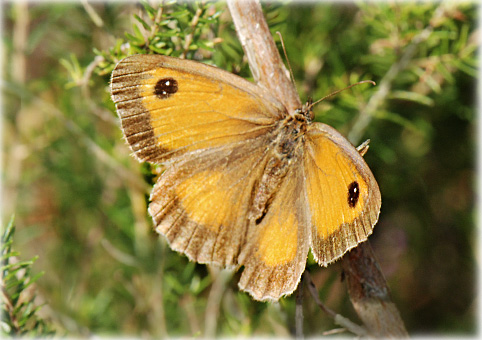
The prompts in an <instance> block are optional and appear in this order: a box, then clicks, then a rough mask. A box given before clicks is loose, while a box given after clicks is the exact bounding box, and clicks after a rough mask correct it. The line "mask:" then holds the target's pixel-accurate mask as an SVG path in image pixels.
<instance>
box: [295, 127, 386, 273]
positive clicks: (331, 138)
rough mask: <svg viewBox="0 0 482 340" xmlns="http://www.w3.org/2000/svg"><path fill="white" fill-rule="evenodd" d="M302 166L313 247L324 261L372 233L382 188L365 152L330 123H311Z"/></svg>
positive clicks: (339, 255) (321, 262)
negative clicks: (305, 179) (330, 125)
mask: <svg viewBox="0 0 482 340" xmlns="http://www.w3.org/2000/svg"><path fill="white" fill-rule="evenodd" d="M304 168H305V171H306V178H307V182H306V190H307V196H308V202H309V208H310V211H311V218H312V220H311V223H312V228H311V242H312V245H311V246H312V251H313V255H314V257H315V259H316V260H317V262H318V263H319V264H321V265H325V266H326V265H327V264H329V263H330V262H333V261H334V260H336V259H338V258H339V257H341V256H342V255H343V254H344V253H345V252H346V251H347V250H349V249H351V248H353V247H355V246H356V245H357V244H358V243H360V242H363V241H365V240H366V239H367V237H368V235H370V234H371V233H372V230H373V226H374V225H375V223H376V221H377V219H378V214H379V212H380V205H381V199H380V191H379V189H378V184H377V182H376V181H375V178H374V177H373V174H372V173H371V171H370V168H369V167H368V165H366V163H365V161H364V159H363V157H362V156H361V155H360V154H359V153H358V151H357V150H356V149H355V147H354V146H353V145H352V144H350V143H349V142H348V141H347V140H346V139H345V138H344V137H343V136H342V135H341V134H340V133H339V132H338V131H336V130H335V129H333V128H331V127H329V126H328V125H324V124H321V123H313V124H312V125H311V126H310V129H309V130H308V132H307V143H306V148H305V161H304Z"/></svg>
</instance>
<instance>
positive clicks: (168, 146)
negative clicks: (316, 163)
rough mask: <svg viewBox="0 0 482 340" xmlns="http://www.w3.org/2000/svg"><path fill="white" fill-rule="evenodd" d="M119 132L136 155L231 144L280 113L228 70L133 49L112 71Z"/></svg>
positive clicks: (154, 158)
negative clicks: (141, 53) (121, 132)
mask: <svg viewBox="0 0 482 340" xmlns="http://www.w3.org/2000/svg"><path fill="white" fill-rule="evenodd" d="M111 92H112V99H113V101H114V102H115V104H116V108H117V113H118V115H119V117H120V119H121V124H122V129H123V131H124V135H125V137H126V139H127V141H128V143H129V145H130V147H131V149H132V150H133V151H134V154H135V155H136V156H137V157H138V158H139V159H140V160H142V161H150V162H154V163H156V162H157V163H158V162H164V161H167V160H175V159H177V158H178V157H182V156H183V155H184V154H185V153H188V152H192V151H196V150H203V149H208V148H212V147H219V146H223V147H227V146H229V147H232V146H233V145H235V144H239V143H247V142H249V139H251V138H256V137H257V136H260V135H263V134H266V133H267V131H268V130H269V129H270V128H272V127H273V124H274V123H275V122H276V121H277V120H278V119H279V118H280V117H281V116H282V115H284V112H285V111H284V109H283V107H282V106H281V104H279V103H278V102H277V101H276V100H275V99H274V98H272V97H271V96H270V95H269V94H268V93H267V92H265V91H263V90H262V89H261V88H259V87H257V86H256V85H254V84H252V83H250V82H248V81H246V80H244V79H243V78H241V77H238V76H235V75H233V74H231V73H229V72H226V71H223V70H221V69H218V68H215V67H213V66H209V65H205V64H202V63H198V62H194V61H189V60H181V59H177V58H171V57H166V56H160V55H134V56H131V57H127V58H125V59H123V60H122V61H121V62H119V63H118V64H117V66H116V68H115V69H114V71H113V72H112V80H111Z"/></svg>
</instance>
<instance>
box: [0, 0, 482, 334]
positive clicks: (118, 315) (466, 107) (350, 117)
mask: <svg viewBox="0 0 482 340" xmlns="http://www.w3.org/2000/svg"><path fill="white" fill-rule="evenodd" d="M264 10H265V13H266V17H267V19H268V23H269V25H270V28H271V29H272V32H273V34H274V32H275V31H277V30H278V31H280V32H281V33H282V35H283V39H284V41H285V45H286V50H287V54H288V57H289V60H290V63H291V65H292V68H293V72H294V75H295V78H296V83H297V87H298V89H299V91H300V96H301V99H302V100H303V101H305V100H306V99H307V98H308V97H313V98H314V99H315V100H316V99H318V98H321V97H323V96H324V95H326V94H329V93H331V92H333V91H335V90H338V89H341V88H343V87H345V86H347V85H349V84H353V83H355V82H357V81H359V80H362V79H371V80H374V81H375V82H376V83H377V84H378V86H369V85H361V86H357V87H355V88H353V89H351V90H347V91H344V92H342V93H341V94H339V95H337V96H335V97H333V98H330V99H329V100H326V101H324V102H322V103H321V104H319V105H318V106H316V107H315V114H316V119H317V120H319V121H322V122H325V123H327V124H330V125H332V126H334V127H336V128H337V129H339V131H340V132H342V133H343V134H344V135H346V136H349V137H350V138H351V139H352V140H353V141H354V142H355V143H360V142H361V141H363V140H365V139H367V138H370V139H371V144H370V146H371V147H370V150H369V152H368V153H367V155H366V156H365V158H366V160H367V163H368V164H369V165H370V167H371V169H372V171H373V172H374V174H375V177H376V178H377V180H378V183H379V186H380V189H381V192H382V202H383V203H382V210H381V215H380V220H379V222H378V224H377V226H376V227H375V231H374V234H373V236H371V237H370V242H371V244H372V246H373V247H374V250H375V253H376V254H377V257H378V259H379V261H380V265H381V267H382V270H383V272H384V274H385V276H386V278H387V280H388V283H389V286H390V288H391V290H392V296H393V300H394V302H395V304H396V305H397V307H398V308H399V310H400V313H401V316H402V318H403V320H404V321H405V323H406V326H407V329H408V331H409V332H410V333H411V334H443V335H471V334H475V332H476V319H475V317H476V311H477V304H476V295H477V294H476V286H475V284H476V272H477V268H476V260H475V254H476V250H477V243H476V227H475V214H476V208H475V206H474V201H475V200H474V183H475V175H476V170H475V152H476V147H475V136H476V124H475V122H476V106H475V104H476V102H475V95H476V92H475V89H476V84H477V79H476V76H477V69H478V60H477V56H476V50H477V48H478V43H479V40H478V37H477V33H478V31H477V29H476V28H477V27H476V26H477V25H476V23H477V8H476V6H475V5H474V4H470V3H458V2H455V3H443V2H442V3H439V2H433V3H432V2H427V3H417V4H413V3H375V2H374V3H365V2H359V3H356V4H354V3H343V4H339V5H337V4H332V3H306V4H303V5H294V4H291V5H290V4H283V3H272V4H266V5H265V6H264ZM157 14H159V11H158V6H157V5H152V7H151V6H149V5H145V6H143V5H140V4H136V3H107V2H106V3H87V2H82V3H75V2H72V3H49V4H47V3H41V2H39V3H30V4H27V3H20V2H18V3H16V2H12V3H6V4H4V5H3V22H4V28H3V37H2V38H3V46H4V54H3V56H4V63H3V72H4V81H3V88H2V90H3V113H4V114H3V130H2V138H3V141H2V142H3V148H2V151H3V154H2V162H3V163H2V164H3V167H2V180H3V186H2V187H3V188H2V189H3V196H2V213H3V216H2V225H3V226H5V225H6V224H7V222H8V220H9V219H10V217H11V216H12V214H15V216H16V226H17V231H16V234H15V239H14V244H13V247H14V248H15V249H16V250H17V251H19V252H20V253H21V255H20V258H21V259H28V258H32V257H33V256H35V255H38V256H39V259H38V260H37V262H35V265H34V266H33V271H34V272H36V273H38V272H41V271H44V272H45V274H44V275H43V276H42V277H41V278H40V279H39V280H38V282H37V283H36V286H35V291H36V294H37V300H36V301H37V302H38V304H42V303H44V304H45V305H44V307H43V308H42V309H41V310H40V311H39V312H38V313H39V315H40V316H41V317H42V318H44V319H46V320H48V322H49V323H51V324H52V326H53V327H54V328H55V329H56V332H57V334H58V335H68V336H87V335H91V334H102V335H115V334H123V335H132V336H143V337H160V336H166V335H170V336H179V335H188V336H214V335H218V336H230V335H231V336H232V335H244V336H250V335H275V336H288V335H290V334H292V333H293V330H294V313H295V312H294V311H295V309H294V300H295V298H294V296H291V297H287V298H283V299H281V300H280V302H279V303H276V304H268V303H259V302H255V301H252V300H251V298H250V297H249V296H248V295H247V294H245V293H241V292H239V291H238V289H237V282H238V279H239V273H237V274H234V275H231V274H230V273H227V272H224V271H221V272H220V271H219V270H217V269H216V268H211V267H208V266H205V265H198V264H195V263H190V262H189V261H188V260H187V259H186V257H184V256H182V255H179V254H178V253H175V252H173V251H171V250H170V249H169V248H168V247H167V246H166V244H165V242H164V240H163V239H162V238H160V237H158V235H156V234H155V233H154V232H153V230H152V223H151V220H150V218H149V216H148V215H147V200H148V194H149V191H150V184H151V183H152V181H153V176H152V175H151V170H152V169H151V167H150V166H149V165H146V164H144V165H141V164H139V163H137V162H136V161H135V160H134V159H133V158H132V157H130V155H129V154H130V151H129V149H128V146H127V145H126V144H125V143H124V140H123V138H122V133H121V130H120V128H119V122H118V120H117V117H116V115H115V112H114V105H113V103H112V102H111V100H110V94H109V74H110V71H111V70H112V68H113V66H114V64H115V62H116V61H118V60H119V59H120V58H122V57H123V56H125V55H126V54H130V53H137V52H139V51H146V50H147V51H149V52H151V53H152V52H158V53H164V54H170V55H174V56H181V55H183V56H186V57H187V58H192V59H197V60H203V61H205V62H208V63H211V64H215V65H217V66H219V67H221V68H223V69H227V70H229V71H231V72H235V73H237V74H240V75H242V76H245V77H249V76H250V74H249V68H248V66H247V63H246V59H245V58H243V53H242V49H241V47H240V45H239V42H238V41H237V38H236V34H235V31H234V28H233V24H232V22H231V19H230V15H229V12H228V10H227V8H226V6H225V4H223V3H187V4H172V3H169V4H167V5H166V7H164V8H163V10H162V16H161V17H158V18H157V19H156V15H157ZM134 15H136V16H137V19H136V17H135V16H134ZM195 19H196V20H195ZM153 23H157V26H156V25H154V26H153ZM143 24H144V25H143ZM152 27H155V29H152ZM126 32H128V33H129V34H130V35H126ZM423 32H425V33H426V36H423V34H422V33H423ZM189 39H191V40H190V41H191V43H186V42H189ZM417 39H419V40H420V41H419V43H418V44H416V45H411V44H412V43H413V42H414V41H418V40H417ZM275 40H276V41H279V39H278V37H277V36H275ZM127 43H128V44H127ZM411 48H414V50H413V54H412V55H410V54H409V53H408V52H407V51H410V49H411ZM401 60H402V61H401ZM404 62H406V64H405V65H403V63H404ZM401 65H403V66H404V67H400V66H401ZM382 84H385V85H388V91H387V93H385V94H383V95H382V96H380V97H376V98H378V104H379V105H377V106H376V110H374V111H369V112H368V114H367V115H363V114H360V112H364V110H365V109H366V108H367V105H368V103H369V100H370V98H373V97H374V96H375V94H376V93H377V91H379V90H380V88H381V87H382ZM365 118H367V121H366V123H367V125H366V126H365V125H363V124H362V123H363V119H365ZM307 267H308V268H309V270H310V272H311V274H312V276H313V280H314V282H315V284H316V285H317V287H318V289H319V291H320V297H321V298H322V300H323V301H324V302H325V303H326V304H327V305H328V306H329V307H330V308H332V309H334V310H335V311H336V312H338V313H340V314H342V315H344V316H346V317H348V318H350V319H351V320H353V321H355V322H357V323H361V322H360V321H359V320H358V318H357V316H356V314H355V312H354V310H353V307H352V306H351V304H350V301H349V298H348V295H347V292H346V286H345V282H343V281H342V279H341V265H340V264H339V263H335V264H334V265H331V266H330V267H328V268H319V267H318V266H317V265H316V264H315V263H314V262H313V261H312V260H311V259H309V261H308V266H307ZM305 297H306V298H305V300H304V305H303V308H304V315H305V320H304V332H305V335H306V336H316V335H321V334H323V332H325V331H328V330H330V329H333V328H336V327H337V326H336V325H334V324H333V322H332V320H331V319H329V318H328V317H327V316H326V315H325V314H323V313H322V312H321V311H320V310H319V309H318V308H317V307H316V305H315V304H314V302H313V301H312V299H311V298H310V297H309V295H308V294H305Z"/></svg>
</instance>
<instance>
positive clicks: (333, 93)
mask: <svg viewBox="0 0 482 340" xmlns="http://www.w3.org/2000/svg"><path fill="white" fill-rule="evenodd" d="M365 83H371V84H372V85H376V83H375V82H374V81H373V80H362V81H359V82H358V83H355V84H351V85H350V86H347V87H345V88H344V89H341V90H337V91H335V92H332V93H330V94H329V95H327V96H324V97H323V98H321V99H318V100H317V101H316V102H314V103H311V104H310V105H308V109H310V110H311V108H312V107H313V106H315V105H316V104H318V103H319V102H321V101H323V100H325V99H326V98H329V97H331V96H334V95H335V94H337V93H340V92H341V91H345V90H348V89H349V88H351V87H353V86H357V85H360V84H365Z"/></svg>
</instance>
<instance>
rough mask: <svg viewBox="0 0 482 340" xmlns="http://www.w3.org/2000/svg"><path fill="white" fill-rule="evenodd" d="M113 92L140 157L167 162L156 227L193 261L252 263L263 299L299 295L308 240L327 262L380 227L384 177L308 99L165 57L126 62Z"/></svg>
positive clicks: (245, 280) (247, 277)
mask: <svg viewBox="0 0 482 340" xmlns="http://www.w3.org/2000/svg"><path fill="white" fill-rule="evenodd" d="M111 91H112V99H113V101H114V102H115V103H116V108H117V112H118V115H119V117H120V119H121V123H122V129H123V132H124V135H125V137H126V139H127V142H128V143H129V145H130V147H131V149H132V151H133V152H134V154H135V155H136V157H137V158H138V159H139V160H140V161H148V162H152V163H163V164H165V165H166V170H165V172H164V173H163V174H162V175H161V176H160V177H159V179H158V180H157V183H156V185H155V186H154V189H153V191H152V194H151V203H150V206H149V212H150V214H151V215H152V217H153V220H154V224H155V227H156V230H157V231H158V232H159V233H161V234H162V235H164V236H165V237H166V238H167V241H168V242H169V244H170V246H171V248H172V249H174V250H176V251H179V252H181V253H184V254H186V255H187V256H188V257H189V259H191V260H193V261H197V262H199V263H216V264H219V265H222V266H226V267H240V266H244V270H243V272H242V275H241V279H240V282H239V287H240V288H241V289H242V290H245V291H247V292H249V293H250V294H251V295H252V296H253V297H254V298H255V299H257V300H268V299H271V300H276V299H279V298H280V297H281V296H282V295H286V294H290V293H292V292H293V291H294V290H295V289H296V286H297V285H298V282H299V281H300V278H301V274H302V273H303V271H304V269H305V265H306V258H307V255H308V251H309V249H310V248H311V250H312V252H313V255H314V258H315V259H316V261H317V262H318V263H319V264H320V265H322V266H326V265H328V264H329V263H331V262H333V261H335V260H336V259H338V258H340V257H341V256H342V255H343V254H344V253H345V252H346V251H348V250H349V249H351V248H353V247H355V246H356V245H357V244H358V243H360V242H363V241H365V240H366V239H367V237H368V235H370V234H371V233H372V230H373V226H374V225H375V223H376V222H377V219H378V215H379V212H380V205H381V198H380V191H379V189H378V184H377V182H376V180H375V178H374V177H373V175H372V173H371V171H370V169H369V167H368V165H367V164H366V163H365V161H364V159H363V157H362V156H361V155H360V154H359V152H358V151H357V150H356V149H355V147H354V146H353V145H352V144H350V142H348V141H347V140H346V139H345V138H344V137H343V136H342V135H341V134H340V133H338V132H337V131H336V130H335V129H333V128H331V127H329V126H327V125H325V124H321V123H317V122H313V113H312V111H311V105H305V106H304V107H301V108H299V109H298V110H296V111H295V112H288V111H287V110H286V109H285V108H284V107H283V105H281V104H280V103H279V101H278V100H277V99H276V98H274V97H273V96H272V95H270V93H268V92H267V91H266V90H264V89H263V88H261V87H259V86H257V85H255V84H253V83H250V82H248V81H247V80H245V79H243V78H240V77H238V76H235V75H233V74H231V73H229V72H226V71H223V70H221V69H218V68H215V67H212V66H209V65H205V64H202V63H198V62H194V61H189V60H182V59H177V58H172V57H166V56H159V55H134V56H131V57H128V58H125V59H124V60H122V61H121V62H120V63H119V64H118V65H117V66H116V68H115V70H114V71H113V73H112V84H111Z"/></svg>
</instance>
